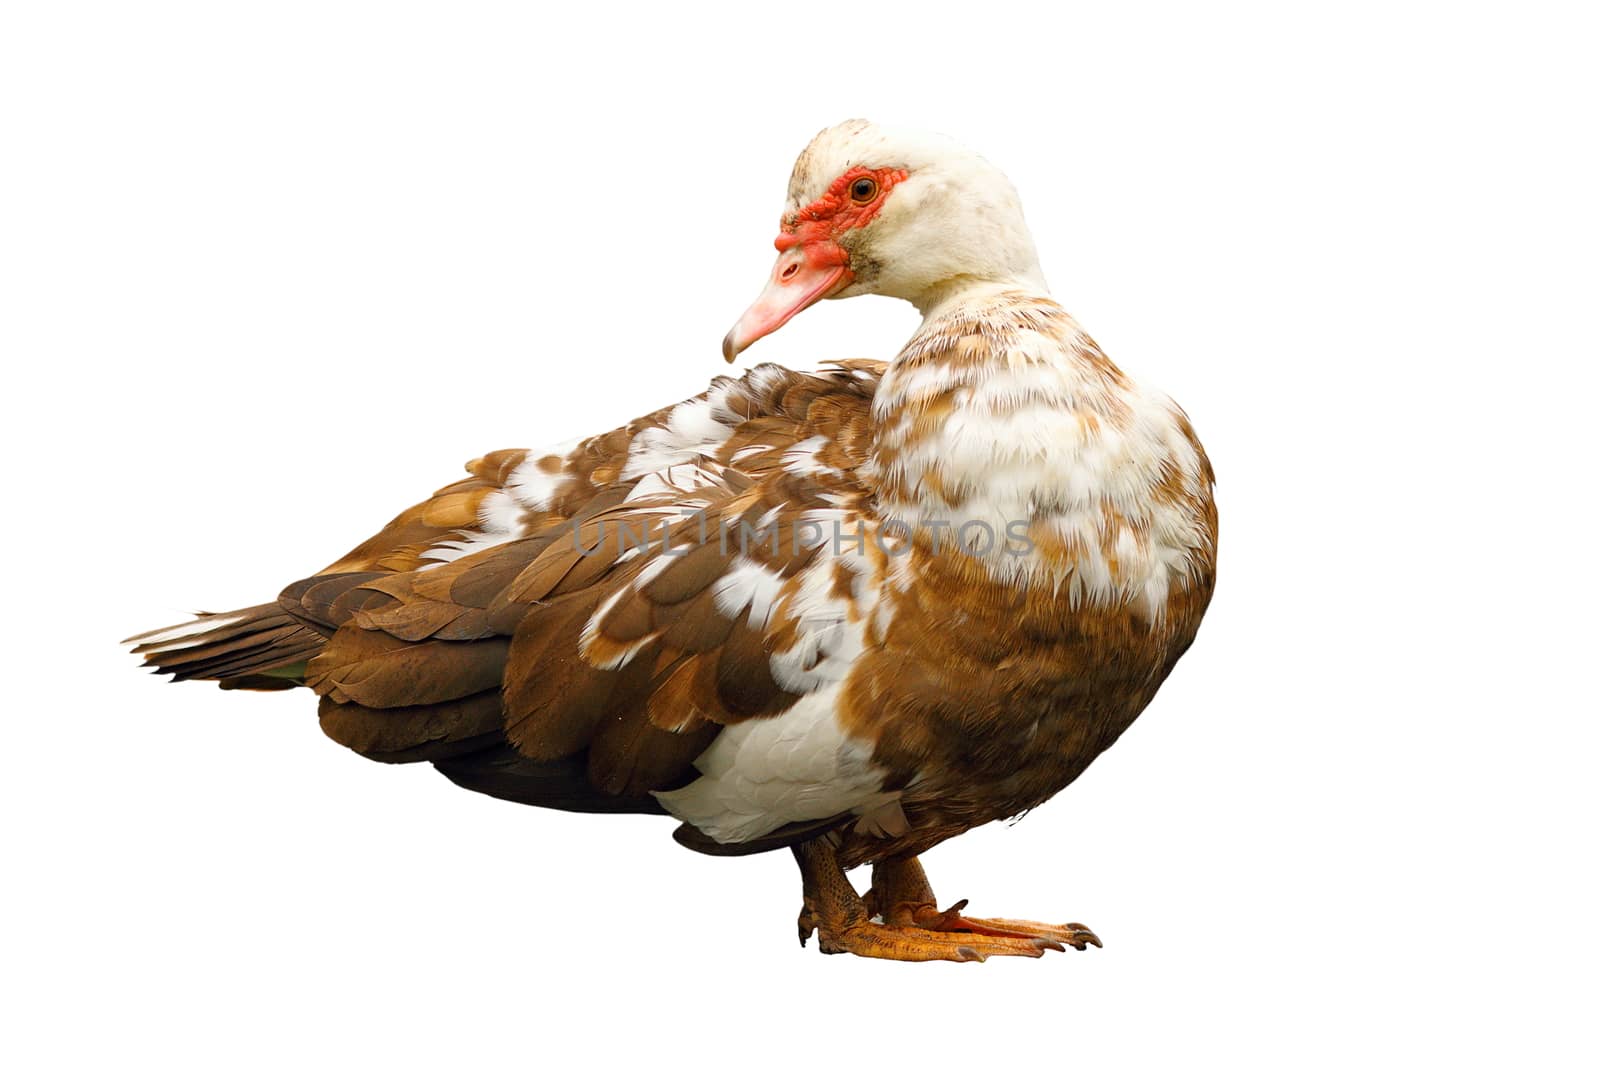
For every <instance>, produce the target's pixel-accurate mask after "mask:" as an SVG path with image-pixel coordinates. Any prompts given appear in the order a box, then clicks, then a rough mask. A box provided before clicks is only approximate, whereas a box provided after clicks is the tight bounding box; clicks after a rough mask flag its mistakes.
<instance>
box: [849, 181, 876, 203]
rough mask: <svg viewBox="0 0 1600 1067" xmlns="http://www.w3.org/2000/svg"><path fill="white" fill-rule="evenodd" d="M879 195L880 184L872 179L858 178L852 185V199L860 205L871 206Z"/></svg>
mask: <svg viewBox="0 0 1600 1067" xmlns="http://www.w3.org/2000/svg"><path fill="white" fill-rule="evenodd" d="M877 195H878V183H877V182H875V181H873V180H872V179H871V178H857V179H856V180H855V181H854V182H852V183H851V185H850V199H851V200H854V201H855V202H856V203H858V204H870V203H872V200H873V197H875V196H877Z"/></svg>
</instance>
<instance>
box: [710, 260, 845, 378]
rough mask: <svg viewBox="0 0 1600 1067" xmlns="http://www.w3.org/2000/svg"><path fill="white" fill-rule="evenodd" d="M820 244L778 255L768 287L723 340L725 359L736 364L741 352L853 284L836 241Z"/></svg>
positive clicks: (723, 355)
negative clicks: (818, 302) (827, 297)
mask: <svg viewBox="0 0 1600 1067" xmlns="http://www.w3.org/2000/svg"><path fill="white" fill-rule="evenodd" d="M820 244H821V247H819V242H813V243H811V244H809V245H806V244H794V245H792V246H791V247H789V248H788V249H785V250H784V251H783V252H782V253H781V254H780V255H779V256H778V262H777V263H776V264H775V265H774V266H773V268H772V278H771V279H770V280H769V281H768V282H767V287H766V288H765V289H763V290H762V291H761V295H760V296H758V297H756V302H755V303H754V304H751V305H750V308H749V310H748V311H746V312H745V313H744V314H743V315H741V316H739V321H738V322H736V323H734V324H733V329H731V330H729V331H728V336H726V337H724V338H723V339H722V358H723V359H725V360H727V361H728V362H729V363H732V362H733V360H734V357H736V356H737V355H738V354H739V353H740V352H743V351H744V350H745V349H747V348H749V347H750V346H751V345H753V344H755V343H756V342H757V341H758V340H760V339H761V338H763V337H765V336H766V335H767V334H769V333H772V332H773V331H774V330H776V329H778V328H779V327H780V326H782V325H783V324H784V323H786V322H788V321H789V320H790V319H792V318H794V317H795V316H796V315H798V314H800V312H802V311H804V310H805V309H806V308H808V307H810V306H811V305H812V304H815V303H816V302H817V301H818V300H821V299H822V298H824V297H826V296H829V295H831V294H833V293H835V292H838V291H839V290H840V289H842V288H844V286H846V285H848V284H849V283H850V268H849V257H848V255H847V254H846V253H845V251H844V249H842V248H840V247H839V246H838V245H836V244H834V243H833V242H832V241H828V242H822V243H820Z"/></svg>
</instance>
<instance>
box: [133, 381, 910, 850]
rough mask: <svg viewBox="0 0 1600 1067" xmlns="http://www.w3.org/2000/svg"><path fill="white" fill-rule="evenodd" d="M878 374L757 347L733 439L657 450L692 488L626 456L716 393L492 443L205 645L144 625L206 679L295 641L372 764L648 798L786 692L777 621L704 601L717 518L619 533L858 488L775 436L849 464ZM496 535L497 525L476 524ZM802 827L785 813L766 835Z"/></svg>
mask: <svg viewBox="0 0 1600 1067" xmlns="http://www.w3.org/2000/svg"><path fill="white" fill-rule="evenodd" d="M881 372H882V365H881V364H867V363H862V364H857V365H852V366H845V367H842V368H841V369H840V370H837V371H829V372H825V373H823V374H820V375H807V374H800V373H796V372H793V371H787V370H783V369H781V368H777V367H773V366H771V365H766V366H763V367H759V368H756V369H755V370H753V371H751V372H750V373H749V374H747V375H746V376H745V377H744V378H743V379H742V380H740V381H737V382H735V381H733V380H731V379H719V380H718V381H717V382H715V383H713V390H712V391H718V390H720V392H719V393H718V396H719V397H720V405H721V406H720V407H717V408H716V409H715V410H714V411H713V412H712V414H713V418H714V419H715V420H716V421H717V423H718V424H719V425H720V426H722V427H724V428H725V429H726V433H725V436H723V437H722V438H721V439H720V440H716V441H707V442H703V443H700V444H698V445H696V444H695V443H694V442H689V443H688V444H686V445H684V447H682V448H679V449H678V450H677V451H674V449H673V447H672V443H671V442H670V441H669V443H668V444H667V445H664V446H662V451H661V456H662V457H663V458H662V461H661V466H666V465H669V464H670V465H674V469H677V468H676V466H675V465H678V464H683V463H687V464H688V466H689V467H692V468H695V473H696V474H697V477H696V478H695V479H693V485H692V487H691V488H686V489H681V490H680V489H677V488H675V487H674V486H673V484H671V483H670V482H664V483H663V484H661V485H655V484H654V483H652V484H650V485H644V484H642V483H641V479H642V478H648V477H649V476H650V474H651V471H649V470H643V471H641V470H639V469H637V468H639V467H640V466H641V464H640V463H638V462H636V460H635V457H637V456H639V455H640V450H641V447H642V446H643V445H644V444H649V443H652V435H653V437H654V438H655V439H662V438H664V437H665V438H670V437H671V435H672V434H674V433H677V432H678V430H677V428H676V427H677V424H676V423H675V422H674V421H673V420H674V418H675V417H676V414H675V413H678V412H679V411H680V410H682V409H686V408H688V407H689V406H692V405H696V404H699V405H702V409H703V407H704V406H705V405H707V404H708V403H709V402H708V400H707V398H708V397H709V396H711V391H708V393H706V394H702V395H701V396H700V397H698V398H695V399H694V400H691V401H688V402H686V404H685V405H674V406H673V407H668V408H662V409H661V410H659V411H657V412H654V413H652V414H650V415H647V416H645V417H644V418H641V419H637V420H635V421H634V422H632V423H630V424H629V425H628V426H626V427H621V428H619V429H617V430H614V431H612V432H611V433H607V434H603V435H600V436H598V437H594V438H590V439H588V440H587V441H584V442H583V443H582V444H580V445H578V446H577V447H575V448H574V449H572V450H571V451H570V452H568V453H566V454H565V455H563V456H545V457H539V456H538V455H537V454H533V453H529V452H527V451H525V450H519V449H512V450H504V451H499V452H492V453H489V454H488V455H486V456H483V457H481V458H479V459H477V460H474V461H473V462H471V463H469V464H468V465H467V470H468V475H469V476H468V477H467V478H464V479H462V480H460V481H458V482H454V483H452V484H450V485H447V486H445V487H444V488H443V489H441V490H439V491H438V492H437V493H435V494H434V495H433V496H431V497H429V498H428V499H427V500H425V501H423V502H421V503H419V504H417V505H415V506H413V507H411V508H408V509H407V510H405V511H404V512H402V513H401V514H400V515H398V516H396V517H395V519H394V520H393V521H391V522H390V523H389V524H388V525H386V526H385V527H384V528H383V529H382V530H381V531H379V532H378V533H377V534H375V535H374V536H373V537H371V538H369V539H368V540H367V541H365V542H363V543H362V544H361V545H359V546H357V547H356V548H355V549H353V550H352V551H351V552H349V553H348V554H346V555H345V556H344V557H342V558H341V559H339V560H338V561H336V562H335V563H333V564H332V565H331V566H329V567H327V568H326V569H324V570H323V571H322V572H321V573H319V574H318V575H315V576H313V577H311V578H307V579H305V580H303V581H300V582H296V583H295V584H293V585H291V586H289V587H288V588H287V589H285V590H284V592H283V593H282V595H281V596H280V597H279V600H278V603H277V604H275V605H270V606H264V607H263V608H261V609H252V612H251V613H246V617H245V618H244V619H241V620H240V621H239V622H238V623H237V624H236V625H235V626H233V627H230V628H228V629H226V630H222V631H218V633H217V635H216V639H215V640H212V641H209V642H208V643H207V644H206V647H204V648H203V649H200V650H195V649H194V648H185V649H177V648H167V649H163V647H162V646H161V645H160V644H159V643H158V639H159V636H160V635H159V634H154V635H147V636H148V637H149V638H150V639H151V641H152V642H157V643H150V642H147V643H145V644H143V645H141V648H140V650H141V651H144V652H145V653H146V655H147V656H149V658H150V659H151V662H153V663H156V664H157V666H158V668H160V669H164V670H167V671H170V672H171V673H175V674H177V675H178V676H179V677H210V676H212V675H208V674H196V673H195V672H194V671H195V669H200V667H194V668H192V667H191V665H201V666H203V667H204V669H211V670H213V671H214V672H215V676H217V677H225V676H226V675H225V674H224V673H223V672H224V671H225V670H232V671H234V672H235V674H237V672H238V671H240V670H245V671H246V672H248V671H249V670H257V671H259V670H261V669H264V667H269V666H271V665H273V664H274V663H275V662H276V661H275V660H274V659H273V653H274V652H276V651H281V652H282V654H283V655H290V654H293V655H295V656H297V657H298V658H297V660H296V664H297V665H299V667H300V668H301V669H303V671H304V681H305V683H306V684H308V685H310V686H311V687H312V688H313V689H314V690H315V691H316V692H318V693H319V694H320V695H321V696H322V698H323V699H322V704H321V713H320V716H321V721H322V725H323V729H324V730H325V731H326V732H327V733H328V735H329V736H330V737H333V738H334V739H335V740H337V741H339V742H340V743H342V744H345V745H348V746H349V747H351V748H353V749H355V750H356V751H358V752H361V753H363V754H365V755H368V756H370V757H372V758H374V759H380V760H385V761H391V762H409V761H414V760H433V761H435V762H436V763H437V764H438V766H439V768H440V769H441V770H443V771H444V772H445V773H446V774H447V775H449V776H450V777H451V778H452V780H455V781H457V782H458V783H459V784H462V785H465V786H467V787H468V788H473V789H479V790H481V791H483V792H487V793H491V794H493V795H496V796H504V797H507V798H508V799H515V800H521V801H523V802H527V803H537V804H543V805H546V806H551V807H565V808H574V809H576V810H607V811H617V810H625V811H659V810H660V808H659V805H656V804H655V802H654V801H653V799H651V798H650V797H649V791H650V790H661V789H671V788H676V787H678V786H680V785H683V784H686V782H687V781H689V780H691V779H692V778H693V777H694V774H695V772H694V769H693V761H694V760H695V758H696V757H698V756H699V755H700V753H701V752H703V751H704V750H705V748H706V746H707V745H709V744H710V743H711V741H712V740H713V739H714V738H715V736H716V734H717V732H718V731H719V730H720V729H721V728H722V726H723V725H725V724H729V723H734V722H738V721H741V720H743V719H747V718H750V717H754V716H763V715H774V714H778V713H780V712H782V711H783V710H784V709H785V708H787V707H789V706H790V705H791V704H792V703H793V702H794V701H795V700H796V699H797V696H796V694H794V693H791V692H788V691H786V690H785V689H783V687H782V686H780V685H779V684H778V683H777V681H776V680H775V679H774V678H773V676H772V672H771V669H770V666H769V656H770V654H771V652H772V651H773V650H774V648H779V647H782V645H783V641H784V637H783V635H782V634H769V633H764V632H763V631H762V630H760V629H756V628H752V627H751V626H750V625H748V622H749V619H748V613H746V614H738V613H737V612H735V613H729V612H727V611H724V610H721V609H720V608H719V607H718V605H717V603H716V597H715V592H714V590H715V588H716V585H717V582H718V580H719V579H721V578H722V577H723V576H724V575H726V574H727V573H728V572H729V568H730V566H731V565H732V563H733V561H734V559H735V558H736V555H735V553H734V552H730V551H727V550H725V549H724V546H722V545H721V544H719V543H717V540H716V538H715V537H714V536H713V538H711V539H710V540H709V541H708V542H707V543H705V544H701V545H697V546H695V547H693V548H692V549H691V550H690V551H688V552H687V554H683V555H678V552H679V551H681V548H675V549H674V550H673V552H672V553H671V554H670V556H669V555H668V554H667V553H665V552H664V550H663V547H662V542H661V541H660V540H659V539H653V540H652V541H651V542H650V543H649V544H647V545H646V546H644V547H642V548H641V547H638V546H637V545H636V544H625V543H624V542H623V541H622V540H621V539H619V538H617V537H616V536H615V530H616V529H617V527H618V526H619V525H620V524H624V523H631V524H638V523H640V522H642V521H659V518H657V519H655V520H651V519H650V518H649V517H650V516H651V515H655V516H657V517H659V515H660V514H662V513H664V512H671V511H673V510H674V509H675V508H676V507H678V506H683V505H684V504H685V503H688V504H692V505H694V506H697V507H702V508H703V509H704V513H705V514H706V516H707V517H708V518H709V519H710V521H712V522H723V521H726V522H728V523H730V524H732V523H736V522H737V521H738V520H739V519H744V520H746V521H747V522H750V523H754V522H755V521H756V520H757V519H758V518H759V517H760V516H762V515H766V514H768V513H770V512H771V511H772V509H774V508H777V507H779V506H780V505H781V506H783V507H787V508H791V509H797V508H806V507H816V506H820V505H823V504H825V503H826V502H827V498H826V497H825V496H824V495H823V490H824V489H830V490H832V491H833V492H834V494H835V497H836V496H837V493H838V492H839V491H840V490H841V488H843V489H846V490H851V491H854V490H855V489H856V488H857V487H855V486H853V485H852V486H844V487H841V486H839V485H831V486H818V485H816V484H813V483H812V481H811V480H809V479H807V478H805V477H797V476H795V475H793V474H790V473H788V472H786V470H785V469H784V455H785V451H786V450H787V449H789V448H791V447H793V446H794V445H796V444H797V443H798V442H800V441H804V440H808V439H811V438H814V437H816V436H818V435H826V436H828V437H829V438H830V440H831V443H830V444H829V445H828V450H829V452H830V454H829V455H828V460H829V462H830V463H831V464H832V465H833V466H834V467H835V468H836V469H837V470H839V471H852V470H853V469H854V468H855V467H856V466H857V465H858V464H859V463H860V462H861V460H862V459H863V457H864V442H865V440H866V433H867V429H866V428H867V424H868V422H869V418H870V416H869V409H870V403H871V396H872V391H873V388H874V387H875V385H876V379H877V376H878V375H880V374H881ZM530 457H532V458H531V459H530ZM645 466H648V465H645ZM530 476H537V477H539V478H541V479H543V480H544V481H545V482H546V483H549V484H550V485H551V486H552V488H551V490H550V492H548V493H547V494H546V496H545V497H543V498H541V500H539V501H538V502H537V503H535V504H524V505H522V506H521V507H520V510H519V511H516V520H517V523H518V524H519V525H517V526H515V527H514V528H512V529H510V530H507V529H505V528H504V526H503V525H502V527H501V528H499V529H491V528H490V527H489V526H488V525H487V523H488V522H489V520H488V518H486V514H487V512H488V511H490V510H491V509H492V508H496V507H497V508H498V509H499V513H500V517H499V519H498V521H499V522H501V523H502V524H504V523H505V522H506V521H507V520H506V518H505V515H506V512H507V505H508V503H509V502H512V501H518V502H520V501H521V500H522V499H523V498H522V497H519V496H518V495H517V494H518V493H519V492H521V491H522V484H521V482H522V481H525V480H526V479H528V478H529V477H530ZM519 480H521V481H519ZM630 494H633V495H634V496H635V497H638V496H639V495H640V494H643V495H644V497H645V498H644V499H637V500H630ZM649 509H655V511H654V512H651V511H650V510H649ZM679 533H680V534H683V535H684V536H682V537H679V536H678V535H676V534H675V535H674V539H675V541H676V542H677V543H678V544H679V545H680V546H681V543H682V541H684V540H691V541H692V539H693V538H692V536H691V535H689V534H688V527H687V525H686V524H685V525H684V526H683V527H682V528H681V529H680V531H679ZM491 535H492V536H491ZM485 538H487V539H489V540H490V541H491V542H493V541H496V540H497V541H498V542H500V543H489V544H487V545H483V544H479V543H477V541H478V540H480V539H485ZM742 551H744V553H745V558H747V559H753V560H755V561H756V562H759V563H760V564H761V565H763V566H766V567H769V568H770V569H772V570H773V571H774V572H775V573H778V574H793V573H795V571H796V570H798V568H799V567H800V566H801V565H802V564H803V563H804V562H805V561H806V560H808V559H809V558H810V557H811V555H812V554H813V551H814V550H803V549H801V548H800V547H799V546H797V545H795V544H793V543H792V539H788V538H780V539H778V540H777V541H774V542H770V543H760V544H758V545H756V546H754V547H745V548H743V549H742ZM647 569H648V574H647ZM602 608H604V609H605V610H604V611H602ZM259 680H260V681H261V683H262V684H263V685H269V684H275V683H277V682H278V681H279V679H278V678H276V677H272V676H261V677H260V679H259ZM820 825H821V824H819V826H820ZM825 828H826V827H825V826H823V827H822V829H825ZM791 830H792V828H791ZM809 832H812V828H810V827H802V828H800V830H799V834H800V836H804V834H805V833H809ZM816 832H821V831H820V830H817V831H816ZM785 833H787V834H789V836H783V835H784V834H785ZM791 838H794V839H798V837H796V836H795V834H794V833H793V832H791V831H790V830H786V831H781V832H780V833H779V834H776V835H774V836H773V841H777V842H778V843H783V842H785V841H788V840H790V839H791ZM750 847H751V848H752V849H755V848H760V847H776V846H775V845H773V844H771V843H768V844H766V845H763V844H761V843H754V844H752V845H751V846H750Z"/></svg>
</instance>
